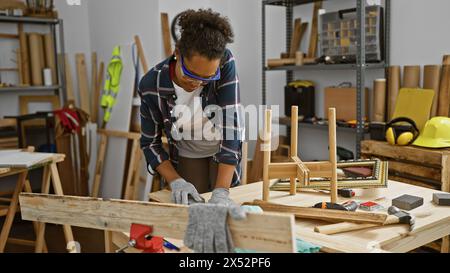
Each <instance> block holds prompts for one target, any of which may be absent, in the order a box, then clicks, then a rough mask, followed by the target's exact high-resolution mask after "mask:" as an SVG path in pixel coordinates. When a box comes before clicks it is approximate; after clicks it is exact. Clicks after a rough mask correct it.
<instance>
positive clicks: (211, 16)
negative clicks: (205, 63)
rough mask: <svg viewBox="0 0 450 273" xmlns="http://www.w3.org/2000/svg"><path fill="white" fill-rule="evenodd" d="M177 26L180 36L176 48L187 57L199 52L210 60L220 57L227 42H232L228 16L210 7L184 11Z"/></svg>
mask: <svg viewBox="0 0 450 273" xmlns="http://www.w3.org/2000/svg"><path fill="white" fill-rule="evenodd" d="M178 26H179V27H180V32H181V38H180V40H179V41H178V43H177V48H178V49H179V50H180V52H181V54H182V55H183V56H186V57H187V58H190V57H192V55H193V54H199V55H201V56H204V57H207V58H208V59H210V60H213V59H221V58H222V56H223V54H224V52H225V48H226V46H227V44H228V43H232V42H233V37H234V35H233V30H232V28H231V25H230V23H229V21H228V18H226V17H222V16H221V15H220V14H219V13H217V12H213V11H212V10H211V9H206V10H205V9H199V10H198V11H195V10H192V9H189V10H186V11H184V12H183V13H181V15H180V17H179V20H178Z"/></svg>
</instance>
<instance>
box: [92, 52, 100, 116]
mask: <svg viewBox="0 0 450 273" xmlns="http://www.w3.org/2000/svg"><path fill="white" fill-rule="evenodd" d="M97 67H98V61H97V52H92V54H91V94H92V96H93V100H92V103H91V121H92V122H94V123H97V120H98V108H99V104H98V101H99V94H97V90H98V89H97V86H98V85H97V77H98V75H97Z"/></svg>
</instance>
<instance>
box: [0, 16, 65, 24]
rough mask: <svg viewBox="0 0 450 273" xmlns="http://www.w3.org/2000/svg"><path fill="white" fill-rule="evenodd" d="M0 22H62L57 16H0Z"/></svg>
mask: <svg viewBox="0 0 450 273" xmlns="http://www.w3.org/2000/svg"><path fill="white" fill-rule="evenodd" d="M0 22H4V23H25V24H47V25H56V24H59V23H60V20H59V19H57V18H39V17H27V16H4V15H3V16H0Z"/></svg>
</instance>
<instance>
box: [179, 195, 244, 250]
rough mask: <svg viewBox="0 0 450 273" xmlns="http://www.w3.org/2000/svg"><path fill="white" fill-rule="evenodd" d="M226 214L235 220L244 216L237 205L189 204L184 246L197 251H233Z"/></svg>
mask: <svg viewBox="0 0 450 273" xmlns="http://www.w3.org/2000/svg"><path fill="white" fill-rule="evenodd" d="M236 208H238V209H236ZM228 214H230V216H231V217H232V218H233V219H235V220H242V219H244V218H245V212H244V211H243V210H241V209H240V208H239V207H238V206H237V205H236V206H227V205H223V204H211V203H208V204H193V205H191V206H190V207H189V223H188V226H187V229H186V234H185V236H184V244H185V245H186V247H189V248H190V249H193V250H194V251H195V252H197V253H232V252H234V244H233V240H232V237H231V233H230V229H229V227H228V224H227V217H228Z"/></svg>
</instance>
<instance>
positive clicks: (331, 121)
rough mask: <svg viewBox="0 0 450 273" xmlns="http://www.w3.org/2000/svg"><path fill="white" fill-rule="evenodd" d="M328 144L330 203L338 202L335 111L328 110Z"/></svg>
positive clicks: (332, 109) (333, 109)
mask: <svg viewBox="0 0 450 273" xmlns="http://www.w3.org/2000/svg"><path fill="white" fill-rule="evenodd" d="M328 143H329V154H330V162H331V179H330V198H331V201H330V202H331V203H337V201H338V193H337V189H338V181H337V158H336V157H337V145H336V109H335V108H330V109H328Z"/></svg>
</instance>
